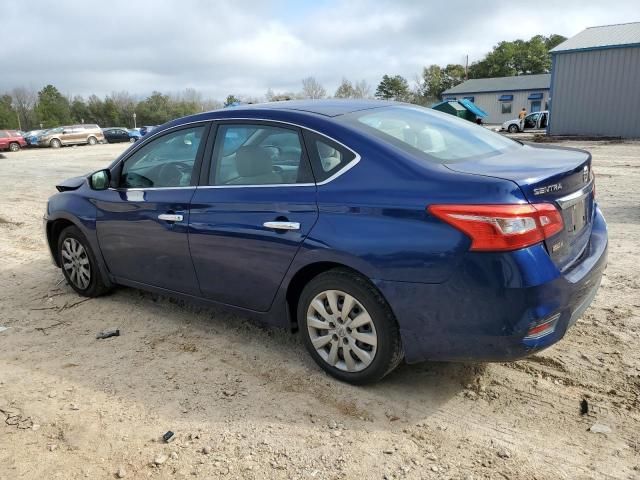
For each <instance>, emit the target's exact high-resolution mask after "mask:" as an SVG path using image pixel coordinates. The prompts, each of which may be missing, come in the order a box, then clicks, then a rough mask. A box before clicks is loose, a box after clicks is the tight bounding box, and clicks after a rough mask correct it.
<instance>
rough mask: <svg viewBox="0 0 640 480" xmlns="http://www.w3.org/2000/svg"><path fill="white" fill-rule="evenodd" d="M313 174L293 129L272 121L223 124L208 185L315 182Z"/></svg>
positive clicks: (219, 132) (220, 127) (219, 128)
mask: <svg viewBox="0 0 640 480" xmlns="http://www.w3.org/2000/svg"><path fill="white" fill-rule="evenodd" d="M312 182H313V176H312V175H311V170H310V167H309V163H308V161H307V158H306V156H305V154H304V150H303V148H302V142H301V140H300V135H299V134H298V132H297V131H296V130H294V129H290V128H281V127H274V126H271V125H259V124H257V125H251V124H241V125H228V124H224V125H220V126H219V127H218V131H217V133H216V142H215V147H214V149H213V158H212V162H211V171H210V173H209V185H216V186H222V185H247V186H250V185H288V184H296V183H312Z"/></svg>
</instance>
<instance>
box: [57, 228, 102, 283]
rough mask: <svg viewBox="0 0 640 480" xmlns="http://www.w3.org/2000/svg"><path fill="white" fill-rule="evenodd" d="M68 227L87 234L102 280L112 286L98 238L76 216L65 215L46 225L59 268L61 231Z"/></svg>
mask: <svg viewBox="0 0 640 480" xmlns="http://www.w3.org/2000/svg"><path fill="white" fill-rule="evenodd" d="M67 227H76V228H77V229H78V230H80V232H81V233H82V234H83V235H84V236H85V238H86V239H87V242H89V247H90V248H91V249H92V250H93V252H94V256H95V257H96V261H97V262H98V270H99V272H100V275H101V277H102V281H103V282H104V284H105V285H106V286H108V287H110V286H112V285H113V281H112V280H111V277H110V276H109V269H108V268H107V266H106V264H105V262H104V259H103V258H102V253H101V252H100V248H99V245H98V244H97V241H96V239H95V238H94V236H92V235H91V232H90V231H88V230H87V228H86V226H85V225H83V224H82V222H81V221H79V220H78V219H76V218H75V217H72V218H69V216H68V215H64V216H60V217H57V218H54V219H50V220H48V221H47V224H46V227H45V229H46V236H47V245H48V246H49V250H50V252H51V257H52V258H53V261H54V263H55V265H56V266H57V267H58V268H60V267H61V264H60V258H59V257H58V239H59V238H60V233H62V231H63V230H64V229H65V228H67Z"/></svg>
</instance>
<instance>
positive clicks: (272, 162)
mask: <svg viewBox="0 0 640 480" xmlns="http://www.w3.org/2000/svg"><path fill="white" fill-rule="evenodd" d="M210 151H211V153H210V154H208V159H209V160H210V162H209V168H208V172H206V173H205V175H203V178H202V183H203V184H204V185H202V186H199V187H198V189H197V190H196V192H195V194H194V196H193V200H192V203H191V215H190V221H189V245H190V248H191V256H192V258H193V264H194V267H195V269H196V272H197V276H198V280H199V283H200V289H201V291H202V294H203V295H204V296H205V297H207V298H210V299H213V300H216V301H218V302H222V303H226V304H229V305H234V306H239V307H243V308H248V309H251V310H255V311H267V310H268V309H269V307H270V306H271V303H272V301H273V299H274V297H275V295H276V292H277V290H278V287H279V286H280V283H281V282H282V279H283V278H284V275H285V273H286V272H287V270H288V268H289V266H290V264H291V262H292V261H293V258H294V257H295V255H296V253H297V251H298V249H299V248H300V245H301V244H302V241H303V240H304V239H305V237H306V236H307V235H308V234H309V232H310V230H311V228H312V227H313V225H314V224H315V222H316V219H317V217H318V208H317V205H316V186H315V182H314V180H313V176H312V172H311V168H310V165H309V160H308V158H307V155H306V153H305V149H304V148H303V142H302V137H301V132H300V131H299V130H298V129H297V128H294V127H289V126H283V125H282V124H277V123H269V122H258V121H251V122H221V123H219V125H218V127H217V132H216V135H215V143H214V145H213V146H212V148H211V149H210ZM205 163H206V161H205Z"/></svg>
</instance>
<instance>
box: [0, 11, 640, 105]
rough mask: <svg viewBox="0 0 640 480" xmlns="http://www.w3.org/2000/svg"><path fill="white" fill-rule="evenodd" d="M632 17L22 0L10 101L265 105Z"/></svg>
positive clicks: (11, 25)
mask: <svg viewBox="0 0 640 480" xmlns="http://www.w3.org/2000/svg"><path fill="white" fill-rule="evenodd" d="M634 14H635V15H637V2H636V1H635V0H628V1H622V2H618V3H617V4H616V8H615V9H614V8H610V6H608V5H606V4H603V3H602V2H600V1H593V2H590V3H589V2H584V1H577V0H565V1H563V2H554V1H542V2H540V1H539V2H536V3H535V4H533V3H531V2H519V3H514V2H511V3H509V4H504V3H503V2H500V3H499V2H478V1H475V0H459V1H453V0H450V1H447V2H417V1H412V0H396V1H376V0H351V1H348V2H347V1H338V0H316V1H308V2H304V1H296V0H270V1H267V0H265V1H258V0H234V1H233V2H221V1H216V2H212V1H206V0H181V1H180V2H158V1H155V2H154V1H151V0H137V1H136V2H130V1H124V0H111V1H110V2H108V3H101V4H91V3H86V2H82V1H79V0H76V1H72V0H57V1H56V2H55V3H54V4H52V3H51V2H47V1H45V0H42V1H39V0H38V1H32V2H29V8H25V7H24V5H23V4H22V2H18V1H17V0H13V1H12V2H11V3H9V4H8V5H5V6H3V19H2V23H3V27H2V31H1V32H0V38H1V39H2V44H3V45H4V46H5V47H7V46H8V48H3V49H0V65H2V66H1V67H0V92H1V91H5V90H9V89H11V88H13V87H16V86H28V87H32V88H35V89H40V88H41V87H42V86H43V85H45V84H47V83H52V84H54V85H56V86H57V87H58V88H59V89H60V90H61V91H63V92H65V93H67V94H72V95H78V94H80V95H89V94H91V93H97V94H99V95H104V94H108V93H110V92H112V91H119V90H127V91H129V92H131V93H133V94H136V95H140V96H144V95H148V94H149V93H150V92H151V91H153V90H160V91H166V92H177V91H181V90H184V89H185V88H196V89H198V90H199V91H201V92H202V93H203V94H204V95H205V96H210V97H213V98H224V97H226V95H228V94H231V93H233V94H235V95H246V96H262V95H264V93H265V91H266V90H267V88H272V89H274V90H275V91H284V90H299V89H300V82H301V79H302V78H304V77H307V76H309V75H313V76H315V77H316V78H317V79H318V80H319V81H320V82H321V83H323V84H324V85H325V87H326V88H327V90H328V91H329V92H333V91H334V90H335V88H336V87H337V85H338V83H339V82H340V79H341V78H342V77H347V78H350V79H352V80H354V81H355V80H359V79H365V80H367V81H368V82H369V83H370V84H371V85H372V86H375V85H376V84H377V83H378V81H379V80H380V77H382V75H384V74H385V73H389V74H401V75H403V76H405V77H407V79H409V80H410V81H411V80H413V78H414V77H415V75H417V74H419V73H420V71H421V69H422V67H423V66H424V65H429V64H432V63H438V64H447V63H463V62H464V58H465V56H466V55H469V59H470V61H473V60H477V59H480V58H481V57H482V56H483V55H484V53H486V52H487V51H489V50H490V49H491V47H492V46H493V45H495V44H496V43H498V42H499V41H501V40H513V39H516V38H529V37H531V36H533V35H536V34H544V35H548V34H551V33H560V34H563V35H566V36H571V35H574V34H576V33H577V32H579V31H580V30H582V29H584V28H585V27H587V26H593V25H601V24H607V23H620V22H625V21H629V20H633V19H634ZM639 20H640V19H639Z"/></svg>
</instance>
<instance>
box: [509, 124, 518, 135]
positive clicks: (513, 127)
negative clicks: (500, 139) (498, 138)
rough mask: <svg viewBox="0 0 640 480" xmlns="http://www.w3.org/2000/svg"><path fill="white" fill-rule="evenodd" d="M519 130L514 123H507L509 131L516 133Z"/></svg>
mask: <svg viewBox="0 0 640 480" xmlns="http://www.w3.org/2000/svg"><path fill="white" fill-rule="evenodd" d="M519 131H520V128H519V127H518V126H517V125H515V124H511V125H509V133H518V132H519Z"/></svg>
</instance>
